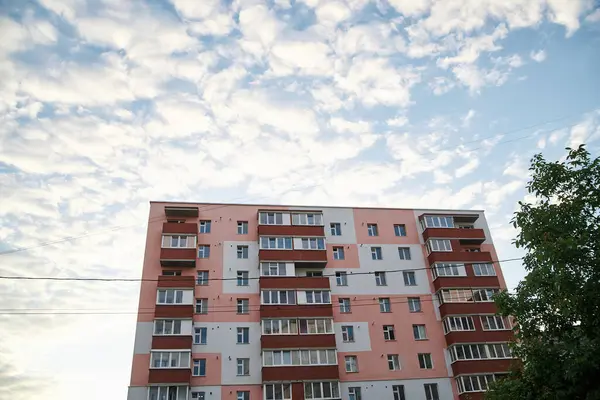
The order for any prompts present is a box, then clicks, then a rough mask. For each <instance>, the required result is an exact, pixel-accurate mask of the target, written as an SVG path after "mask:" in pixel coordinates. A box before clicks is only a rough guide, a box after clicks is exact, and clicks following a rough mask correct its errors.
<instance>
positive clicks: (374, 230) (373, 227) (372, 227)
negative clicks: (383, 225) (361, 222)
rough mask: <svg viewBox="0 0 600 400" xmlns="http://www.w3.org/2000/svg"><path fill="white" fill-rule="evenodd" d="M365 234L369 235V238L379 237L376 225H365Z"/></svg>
mask: <svg viewBox="0 0 600 400" xmlns="http://www.w3.org/2000/svg"><path fill="white" fill-rule="evenodd" d="M367 232H368V233H369V236H379V231H378V230H377V224H367Z"/></svg>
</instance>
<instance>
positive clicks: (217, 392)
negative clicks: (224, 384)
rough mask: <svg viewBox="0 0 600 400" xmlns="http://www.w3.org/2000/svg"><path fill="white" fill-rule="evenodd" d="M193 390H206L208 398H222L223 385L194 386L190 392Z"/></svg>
mask: <svg viewBox="0 0 600 400" xmlns="http://www.w3.org/2000/svg"><path fill="white" fill-rule="evenodd" d="M192 392H204V398H205V399H206V400H221V386H192V387H191V388H190V393H192ZM190 398H191V394H190ZM144 400H145V399H144Z"/></svg>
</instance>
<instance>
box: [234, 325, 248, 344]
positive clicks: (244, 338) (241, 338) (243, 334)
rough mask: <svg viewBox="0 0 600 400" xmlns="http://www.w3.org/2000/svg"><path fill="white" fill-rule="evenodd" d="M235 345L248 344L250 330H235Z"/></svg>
mask: <svg viewBox="0 0 600 400" xmlns="http://www.w3.org/2000/svg"><path fill="white" fill-rule="evenodd" d="M237 343H238V344H248V343H250V328H237Z"/></svg>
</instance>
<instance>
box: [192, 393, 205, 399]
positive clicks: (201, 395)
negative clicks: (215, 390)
mask: <svg viewBox="0 0 600 400" xmlns="http://www.w3.org/2000/svg"><path fill="white" fill-rule="evenodd" d="M205 398H206V393H205V392H192V400H196V399H198V400H204V399H205Z"/></svg>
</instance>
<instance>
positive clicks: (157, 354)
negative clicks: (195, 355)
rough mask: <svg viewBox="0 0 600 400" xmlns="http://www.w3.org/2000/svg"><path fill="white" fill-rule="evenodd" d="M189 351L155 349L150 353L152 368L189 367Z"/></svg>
mask: <svg viewBox="0 0 600 400" xmlns="http://www.w3.org/2000/svg"><path fill="white" fill-rule="evenodd" d="M190 354H191V353H190V352H189V351H153V352H151V353H150V365H151V367H152V368H189V367H190Z"/></svg>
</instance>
